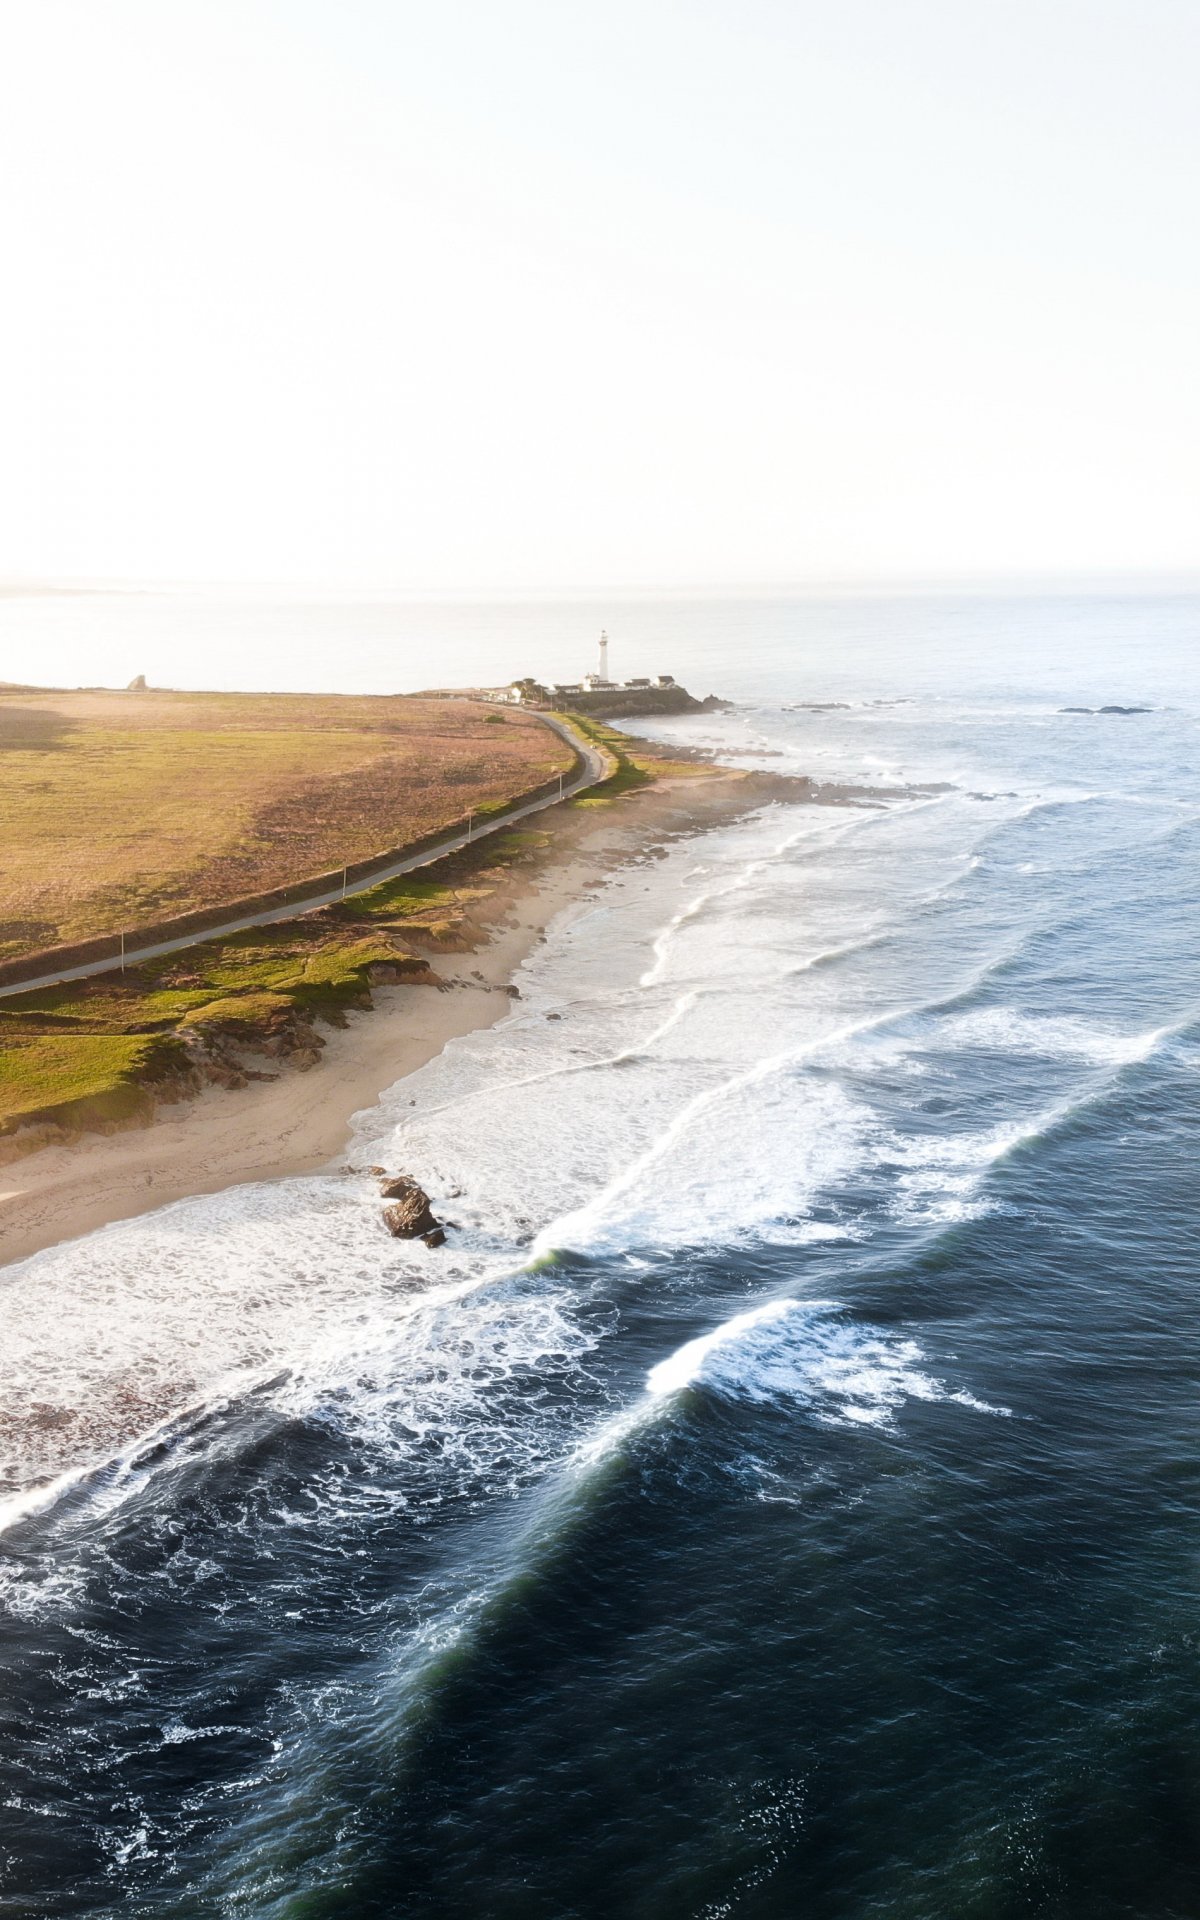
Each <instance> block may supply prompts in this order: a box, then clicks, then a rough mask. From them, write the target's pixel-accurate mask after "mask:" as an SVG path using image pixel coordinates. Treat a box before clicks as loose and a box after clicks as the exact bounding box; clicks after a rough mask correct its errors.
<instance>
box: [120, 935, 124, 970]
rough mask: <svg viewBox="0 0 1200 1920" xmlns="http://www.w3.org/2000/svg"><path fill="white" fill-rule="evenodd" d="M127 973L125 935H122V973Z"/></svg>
mask: <svg viewBox="0 0 1200 1920" xmlns="http://www.w3.org/2000/svg"><path fill="white" fill-rule="evenodd" d="M124 971H125V935H124V934H122V935H121V972H122V973H124Z"/></svg>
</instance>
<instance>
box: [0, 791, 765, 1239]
mask: <svg viewBox="0 0 1200 1920" xmlns="http://www.w3.org/2000/svg"><path fill="white" fill-rule="evenodd" d="M782 784H783V783H780V782H778V781H775V780H773V779H772V778H770V777H766V778H764V777H762V776H756V775H751V776H747V775H741V774H737V773H711V774H707V775H704V776H701V777H690V778H689V777H678V778H671V779H663V780H659V781H658V782H656V784H655V785H654V786H653V787H651V788H648V789H645V790H643V791H641V792H637V793H631V794H626V795H624V796H622V797H621V798H620V799H619V800H616V801H614V802H613V803H611V804H610V805H608V806H605V807H600V808H594V809H593V808H588V807H583V808H564V809H562V810H561V811H560V810H557V809H556V810H554V812H552V813H550V814H547V815H545V816H544V817H543V819H544V824H546V825H548V826H549V827H550V828H551V831H552V839H551V842H550V844H549V845H548V846H547V847H546V848H545V849H544V851H543V852H541V853H540V854H539V855H538V856H537V857H536V858H535V859H534V860H532V861H531V862H530V863H529V864H528V865H527V866H523V867H520V868H517V869H514V870H513V872H512V875H511V877H510V878H509V879H508V880H506V882H505V883H504V884H503V885H502V886H500V887H498V888H497V889H496V891H495V892H494V893H493V894H492V895H491V897H490V898H489V900H488V901H487V902H486V904H485V906H484V908H483V910H482V912H481V913H480V915H479V919H480V922H481V924H482V929H483V936H484V937H483V938H482V939H481V941H480V944H479V946H478V948H477V949H476V950H475V951H473V952H467V953H453V954H442V955H435V956H432V957H431V965H432V967H433V969H434V971H435V972H437V973H438V975H439V976H440V979H441V981H442V987H441V989H440V990H439V989H437V988H433V987H429V986H397V987H376V988H375V989H374V990H373V995H372V997H373V1000H374V1010H373V1011H371V1012H365V1013H358V1014H351V1015H350V1016H349V1024H348V1026H347V1027H346V1029H345V1030H341V1031H339V1030H336V1029H326V1030H325V1039H326V1042H327V1044H326V1046H325V1049H324V1052H323V1055H322V1058H321V1062H320V1064H319V1065H318V1066H317V1067H315V1068H313V1069H311V1070H310V1071H308V1072H299V1071H297V1070H295V1069H287V1070H285V1071H284V1073H283V1074H282V1075H281V1077H280V1078H279V1079H278V1080H273V1081H269V1082H257V1083H253V1084H251V1085H250V1086H248V1087H245V1088H242V1089H239V1090H237V1091H232V1092H229V1091H226V1090H225V1089H223V1088H218V1087H213V1088H210V1089H208V1090H207V1091H205V1092H204V1093H202V1094H201V1095H200V1096H199V1097H198V1098H196V1099H195V1100H192V1101H188V1102H186V1103H183V1104H181V1105H178V1106H169V1107H160V1109H159V1111H158V1114H157V1116H156V1118H155V1120H154V1122H153V1124H152V1125H151V1126H149V1127H141V1128H137V1129H135V1130H132V1131H129V1132H120V1133H115V1134H109V1135H85V1136H83V1137H82V1138H81V1139H79V1140H77V1141H73V1142H71V1143H69V1144H67V1145H63V1146H52V1147H46V1148H43V1149H41V1151H39V1152H37V1153H33V1154H30V1155H29V1156H28V1157H27V1158H25V1159H23V1160H18V1161H14V1162H12V1163H11V1164H10V1165H8V1166H5V1167H3V1168H0V1258H2V1259H3V1261H4V1262H5V1263H8V1262H11V1261H14V1260H20V1259H23V1258H24V1257H25V1256H26V1255H28V1254H31V1253H36V1252H37V1251H39V1250H40V1249H41V1248H43V1247H48V1246H53V1245H56V1244H58V1243H59V1242H60V1241H64V1240H72V1239H75V1238H77V1237H78V1236H79V1235H81V1234H86V1233H90V1232H93V1231H94V1230H95V1229H96V1228H98V1227H102V1226H106V1225H108V1224H109V1223H110V1222H112V1221H116V1220H125V1219H129V1218H131V1217H132V1216H133V1215H135V1214H139V1213H147V1212H149V1211H151V1210H152V1209H153V1208H155V1207H159V1206H163V1205H165V1204H166V1203H168V1202H169V1201H173V1200H180V1199H183V1198H185V1197H186V1196H188V1195H190V1194H198V1193H214V1192H217V1191H219V1190H221V1189H224V1188H226V1187H230V1186H235V1185H237V1184H239V1183H241V1182H245V1181H252V1180H271V1179H282V1178H285V1177H288V1176H290V1175H296V1174H303V1173H312V1172H315V1171H317V1170H318V1169H319V1168H321V1167H324V1166H327V1165H329V1163H330V1162H331V1161H335V1160H336V1158H337V1156H338V1155H339V1154H340V1153H342V1152H343V1151H344V1150H345V1147H346V1143H347V1140H348V1137H349V1126H350V1121H351V1118H352V1116H353V1115H354V1114H356V1113H358V1112H360V1111H361V1110H362V1109H363V1108H365V1107H369V1106H371V1105H372V1104H373V1103H374V1101H375V1100H376V1099H377V1098H378V1096H379V1095H380V1093H382V1092H383V1090H384V1089H385V1088H387V1087H390V1086H392V1085H394V1084H395V1082H396V1081H397V1080H400V1079H403V1078H404V1076H405V1075H406V1074H409V1073H413V1072H415V1071H416V1069H417V1068H418V1067H421V1066H423V1065H424V1064H425V1062H426V1061H428V1060H430V1059H432V1058H433V1057H434V1056H435V1055H436V1054H438V1053H440V1052H441V1050H442V1048H443V1047H444V1046H445V1045H446V1043H447V1041H449V1040H451V1039H453V1038H454V1037H455V1036H456V1035H459V1034H463V1033H469V1032H472V1031H474V1030H476V1029H478V1028H481V1027H487V1026H492V1025H493V1024H494V1023H495V1022H496V1021H497V1020H501V1019H503V1018H504V1016H505V1015H506V1014H507V1013H508V1011H509V1009H510V1006H511V1004H512V1003H511V998H510V996H509V993H508V991H507V989H508V987H509V985H510V983H511V982H512V978H513V975H514V973H515V972H516V970H517V969H518V968H519V967H520V965H521V963H522V961H523V960H524V959H525V957H526V955H527V954H528V953H529V952H530V951H531V950H532V948H533V947H534V946H535V945H536V943H537V942H538V941H539V940H541V939H542V938H543V937H544V934H545V931H546V928H547V927H548V926H549V925H550V923H551V922H552V921H553V920H554V919H556V917H557V916H558V915H559V914H561V913H563V912H566V911H569V910H570V908H571V907H572V906H573V905H574V904H576V903H577V902H579V901H580V900H582V899H583V898H584V897H585V896H586V894H587V892H588V890H589V888H590V887H592V886H594V885H596V884H598V883H599V881H600V880H601V878H602V877H603V875H604V874H605V873H606V872H607V871H608V870H609V869H610V868H611V867H612V866H613V865H614V864H616V863H617V862H619V861H621V860H624V859H627V858H629V857H631V856H632V855H634V854H636V853H637V852H639V851H641V850H644V849H645V848H647V847H649V846H652V845H654V844H655V842H656V841H661V840H662V839H663V838H664V837H665V836H667V835H670V834H673V833H678V832H680V831H686V830H687V829H688V828H689V827H693V826H701V825H703V824H705V823H715V822H717V821H720V820H722V819H730V818H733V817H735V816H736V815H737V814H739V813H742V812H745V811H746V810H747V809H748V808H750V807H752V806H755V805H761V804H762V803H763V801H764V800H767V799H770V798H771V797H772V796H773V794H774V792H775V791H776V790H777V789H778V788H779V787H780V786H781V785H782Z"/></svg>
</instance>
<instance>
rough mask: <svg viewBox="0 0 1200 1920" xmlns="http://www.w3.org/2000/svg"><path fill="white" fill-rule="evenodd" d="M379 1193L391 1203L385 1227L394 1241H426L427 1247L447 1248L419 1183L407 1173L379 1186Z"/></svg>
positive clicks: (440, 1227)
mask: <svg viewBox="0 0 1200 1920" xmlns="http://www.w3.org/2000/svg"><path fill="white" fill-rule="evenodd" d="M379 1191H380V1194H381V1195H382V1197H383V1198H384V1199H385V1200H387V1201H390V1203H391V1204H390V1205H389V1206H386V1207H385V1208H384V1210H383V1223H384V1225H385V1227H386V1228H387V1230H388V1232H389V1233H390V1234H391V1235H392V1237H393V1238H394V1239H396V1240H423V1241H424V1242H425V1245H426V1246H427V1247H440V1246H442V1245H444V1243H445V1239H446V1234H445V1230H444V1229H443V1228H442V1226H441V1225H440V1224H439V1222H438V1221H437V1220H436V1219H435V1218H434V1213H433V1208H432V1206H431V1205H430V1202H429V1195H428V1194H427V1193H426V1191H425V1189H424V1187H422V1186H420V1185H419V1184H418V1182H417V1181H415V1180H413V1179H412V1178H411V1177H410V1176H409V1175H408V1174H406V1173H399V1174H395V1175H394V1176H392V1177H391V1178H390V1179H385V1180H383V1181H381V1182H380V1187H379Z"/></svg>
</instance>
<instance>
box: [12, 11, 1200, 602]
mask: <svg viewBox="0 0 1200 1920" xmlns="http://www.w3.org/2000/svg"><path fill="white" fill-rule="evenodd" d="M1198 72H1200V5H1197V0H1136V3H1133V0H1131V3H1130V4H1126V0H822V3H821V4H817V3H816V0H686V3H684V0H679V3H678V4H677V3H675V0H629V3H627V0H603V4H601V3H600V0H545V3H542V0H420V4H412V3H410V0H0V169H2V181H3V185H2V188H0V193H2V201H0V248H2V252H0V261H2V262H3V271H4V291H3V298H2V299H0V576H14V575H16V576H40V577H61V576H75V577H80V576H83V577H106V578H114V577H119V578H155V579H172V578H175V579H178V578H185V579H192V580H199V579H215V580H249V579H253V580H275V581H301V582H302V581H321V582H331V583H337V582H346V583H358V584H375V583H381V584H392V585H396V586H399V587H404V588H425V587H433V588H444V589H453V588H463V589H467V590H482V589H486V588H489V587H500V588H505V587H509V588H517V587H533V588H539V587H541V588H561V587H570V586H577V585H579V586H581V585H586V584H598V585H605V584H625V585H639V584H664V585H670V584H684V585H686V584H703V583H710V582H711V583H721V584H730V583H752V582H761V583H777V582H799V581H804V580H806V579H813V578H818V579H821V578H829V577H836V576H859V575H866V576H880V575H883V576H896V575H906V574H907V575H912V574H917V575H928V574H947V573H961V572H971V571H975V570H984V571H987V572H989V573H997V572H1004V571H1006V570H1009V569H1039V570H1056V569H1064V570H1081V569H1090V568H1097V567H1121V566H1128V567H1144V568H1186V567H1193V566H1196V565H1197V564H1200V551H1198V545H1197V528H1198V527H1200V375H1198V370H1197V369H1198V344H1200V297H1198V296H1200V265H1198V259H1197V239H1198V234H1197V205H1198V204H1200V151H1198V150H1200V113H1198V112H1197V102H1196V88H1197V74H1198Z"/></svg>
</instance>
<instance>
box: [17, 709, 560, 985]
mask: <svg viewBox="0 0 1200 1920" xmlns="http://www.w3.org/2000/svg"><path fill="white" fill-rule="evenodd" d="M496 717H497V716H495V715H493V714H491V713H489V712H487V711H486V710H485V709H483V708H482V707H480V706H478V705H476V704H475V703H473V702H471V701H466V700H454V699H418V698H413V697H411V696H407V695H394V696H385V695H362V696H344V695H314V694H225V693H218V694H207V693H203V694H199V693H159V692H150V691H128V692H124V693H116V692H109V691H103V690H90V691H89V690H85V691H77V692H54V691H45V690H42V691H39V690H30V689H3V690H0V817H2V818H3V820H4V848H3V855H2V857H0V878H2V881H3V901H4V905H3V909H2V911H0V959H2V958H15V957H18V956H20V955H22V954H25V953H30V952H35V951H37V950H39V949H41V948H43V947H48V946H53V945H56V944H58V943H60V942H65V941H73V940H80V939H86V938H88V937H89V936H92V935H96V934H114V933H117V932H120V931H121V930H123V929H133V928H136V927H137V926H139V925H146V924H148V923H151V922H154V921H156V920H158V919H161V918H163V917H165V916H168V915H176V914H182V913H186V912H189V911H191V910H193V909H196V908H208V907H212V906H217V905H220V904H221V903H222V902H224V901H226V900H236V899H239V898H243V897H245V896H247V895H252V894H256V893H260V892H263V891H265V890H267V889H269V888H272V887H277V886H283V885H287V884H289V883H292V882H295V881H298V880H303V879H306V878H308V877H309V876H310V875H315V874H319V873H322V872H326V871H329V870H330V869H332V868H334V867H336V866H339V865H342V864H345V863H353V862H354V861H356V860H361V859H367V858H370V857H371V856H372V855H374V854H377V853H379V852H381V851H383V850H384V849H386V848H390V847H393V846H399V845H402V844H405V843H407V842H409V841H413V840H419V839H421V838H423V837H424V836H425V835H427V834H430V833H436V832H438V831H439V830H441V829H443V828H448V827H451V826H453V825H454V823H455V822H456V821H459V820H461V819H462V818H463V816H464V815H465V814H466V813H467V812H468V811H471V810H473V811H474V813H475V815H476V817H477V818H478V817H481V816H486V815H487V814H489V813H494V812H497V811H500V810H501V809H502V808H503V807H504V805H505V804H506V803H507V802H508V801H510V800H512V799H513V798H514V797H515V796H516V795H518V794H520V793H523V792H527V791H528V790H529V789H530V788H532V787H535V786H537V785H538V784H539V782H541V781H543V780H545V779H547V778H549V777H551V776H552V775H554V774H556V773H558V772H562V771H566V770H567V768H569V766H570V764H571V756H570V752H569V750H568V748H567V747H566V746H565V744H564V743H563V742H562V741H561V740H560V739H558V738H556V737H555V735H554V734H552V733H551V731H550V730H549V729H548V728H547V727H545V726H544V725H542V724H541V723H540V722H539V721H538V720H537V719H536V718H535V717H534V716H533V715H531V714H526V713H521V712H514V713H512V714H506V715H504V716H503V720H504V724H503V725H500V726H494V725H492V724H490V723H491V721H492V720H493V719H494V718H496Z"/></svg>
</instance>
